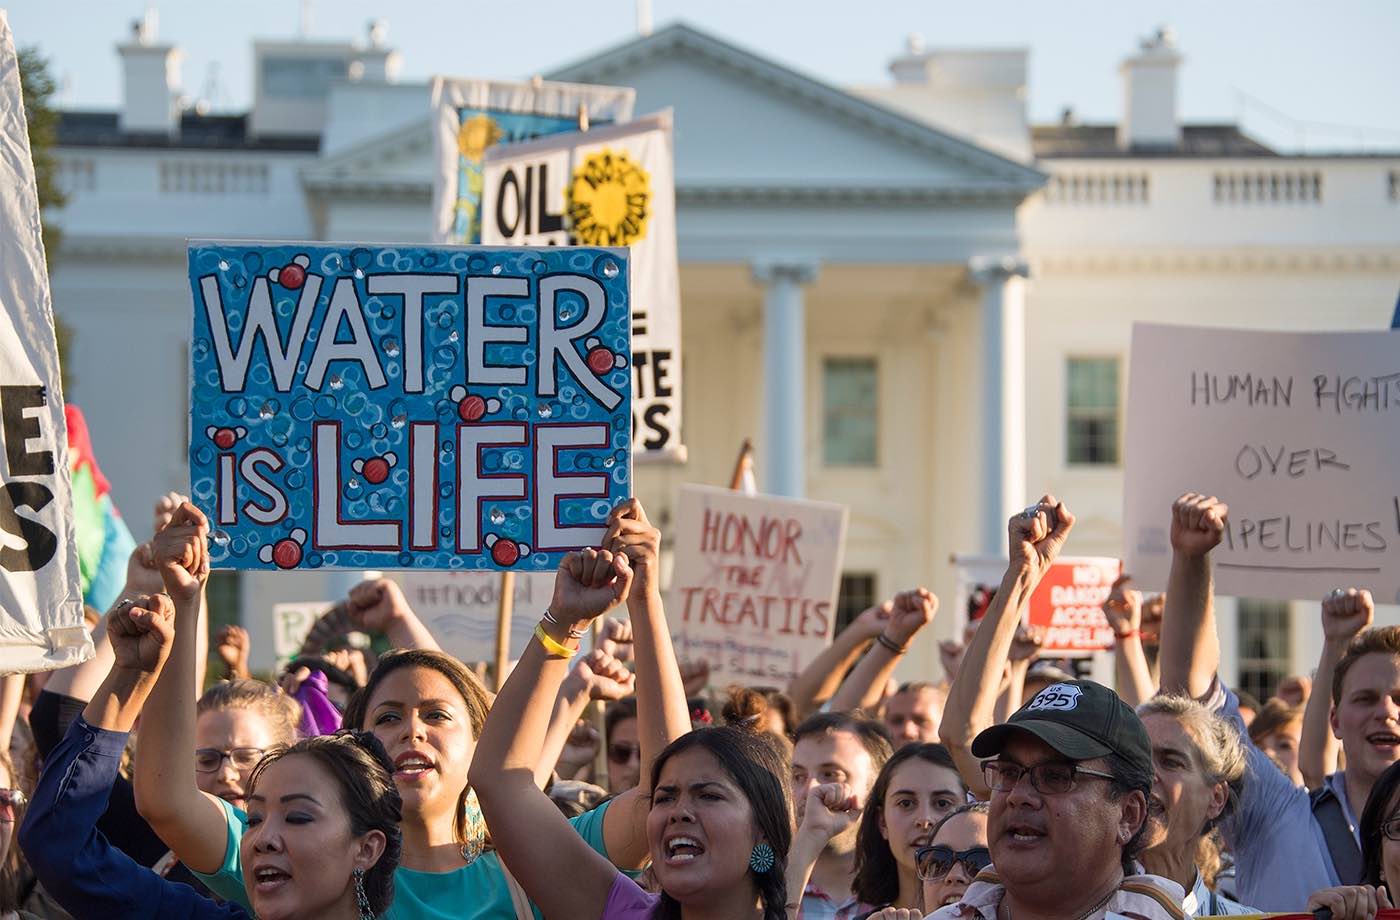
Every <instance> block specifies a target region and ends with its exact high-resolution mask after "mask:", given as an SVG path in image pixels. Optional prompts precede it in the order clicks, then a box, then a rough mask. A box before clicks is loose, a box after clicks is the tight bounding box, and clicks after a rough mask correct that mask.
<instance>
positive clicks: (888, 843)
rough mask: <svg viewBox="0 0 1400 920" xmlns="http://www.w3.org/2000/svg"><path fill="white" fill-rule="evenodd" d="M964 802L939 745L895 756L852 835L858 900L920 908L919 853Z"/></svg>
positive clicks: (951, 765)
mask: <svg viewBox="0 0 1400 920" xmlns="http://www.w3.org/2000/svg"><path fill="white" fill-rule="evenodd" d="M965 801H967V787H966V786H965V785H964V784H963V781H962V778H961V777H960V776H959V775H958V768H957V765H956V764H955V763H954V762H953V755H951V754H949V753H948V749H947V748H945V747H944V746H943V745H941V744H907V745H905V746H904V747H902V748H900V749H899V750H898V751H895V753H894V756H892V757H891V758H890V759H889V760H888V761H886V762H885V766H884V767H883V768H882V769H881V770H880V775H879V776H877V777H876V778H875V785H874V786H872V787H871V789H870V798H869V799H868V800H867V801H866V805H865V811H864V813H863V814H862V815H861V819H860V830H859V831H858V832H857V834H856V861H855V881H854V882H853V883H852V885H851V889H852V891H854V892H855V895H856V899H857V900H859V901H860V902H861V903H863V904H870V905H874V906H876V907H903V908H919V909H921V910H922V909H923V907H924V898H923V884H922V882H920V880H919V871H918V862H917V859H916V856H917V853H918V851H919V849H920V848H921V847H925V846H927V845H928V844H929V841H930V839H931V837H932V834H933V827H934V825H936V824H937V823H938V822H939V821H940V820H941V819H942V818H943V817H944V816H945V815H947V814H948V813H949V812H951V811H952V810H953V809H954V808H957V807H958V806H959V805H961V804H962V803H963V802H965Z"/></svg>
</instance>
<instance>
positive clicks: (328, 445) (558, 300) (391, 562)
mask: <svg viewBox="0 0 1400 920" xmlns="http://www.w3.org/2000/svg"><path fill="white" fill-rule="evenodd" d="M189 272H190V285H191V288H192V289H193V292H194V335H193V338H192V342H193V344H192V346H191V349H190V356H191V362H192V365H193V366H192V376H191V381H192V393H191V399H190V406H191V427H190V453H189V456H190V488H191V494H192V496H193V497H194V500H195V502H196V503H197V504H198V505H199V506H200V507H201V508H202V509H203V510H204V511H205V512H206V513H207V514H208V515H209V519H210V521H211V523H212V526H213V530H212V532H211V533H210V554H211V561H212V563H213V565H215V566H216V567H219V568H235V569H259V568H260V569H279V568H280V569H293V568H312V569H315V568H353V569H366V568H374V569H402V568H440V569H510V568H518V569H522V570H527V571H528V570H537V571H550V570H553V569H554V568H555V567H556V566H557V565H558V564H559V560H560V559H561V558H562V556H563V555H564V554H565V553H566V552H568V551H570V550H574V549H579V548H581V547H584V546H589V545H592V544H595V543H597V541H598V540H599V539H600V538H601V537H602V534H603V532H604V529H605V526H604V522H605V519H606V517H607V515H608V512H609V510H610V509H611V508H612V507H613V506H614V505H615V504H617V503H618V502H620V501H622V500H623V499H625V498H626V497H627V496H628V495H629V494H630V492H631V469H630V466H631V464H630V462H629V457H630V454H629V449H630V444H631V435H630V425H629V423H630V418H631V415H630V406H629V401H630V394H631V389H630V386H629V382H630V380H629V377H630V371H629V368H628V366H627V365H628V358H627V354H628V352H627V345H628V324H629V314H628V305H629V302H630V301H629V297H628V285H627V277H628V259H627V253H626V252H625V251H623V250H616V249H598V248H594V249H570V248H558V249H543V250H524V249H490V248H478V249H460V248H446V247H443V248H431V247H429V248H425V247H418V246H404V247H398V248H384V247H370V246H356V245H351V244H346V245H329V244H309V243H269V244H257V243H232V242H224V243H196V244H193V245H192V246H191V247H190V252H189Z"/></svg>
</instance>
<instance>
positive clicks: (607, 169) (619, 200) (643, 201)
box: [568, 148, 651, 246]
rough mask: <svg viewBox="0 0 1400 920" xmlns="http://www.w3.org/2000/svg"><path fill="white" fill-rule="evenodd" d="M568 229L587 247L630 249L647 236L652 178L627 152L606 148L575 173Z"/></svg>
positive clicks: (576, 240)
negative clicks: (626, 247)
mask: <svg viewBox="0 0 1400 920" xmlns="http://www.w3.org/2000/svg"><path fill="white" fill-rule="evenodd" d="M568 209H569V227H570V230H571V232H572V234H573V237H574V242H576V243H579V244H582V245H584V246H630V245H631V244H632V243H635V242H637V241H638V240H640V239H642V238H643V237H645V236H646V235H647V219H648V218H649V217H650V216H651V176H650V175H648V174H647V171H646V170H645V169H642V167H641V166H639V165H638V164H636V163H634V162H632V160H631V159H630V158H629V157H628V156H627V151H625V150H618V151H613V150H609V149H606V148H604V149H603V150H599V151H598V152H596V153H592V154H589V155H588V157H587V158H586V159H585V160H584V161H583V163H582V164H581V165H580V166H579V167H578V168H577V169H575V170H574V174H573V177H572V178H571V179H570V180H569V188H568Z"/></svg>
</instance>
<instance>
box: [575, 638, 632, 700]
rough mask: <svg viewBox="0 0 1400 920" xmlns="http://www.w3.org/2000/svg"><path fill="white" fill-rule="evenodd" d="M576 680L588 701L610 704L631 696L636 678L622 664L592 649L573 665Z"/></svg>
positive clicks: (600, 650) (606, 654) (599, 650)
mask: <svg viewBox="0 0 1400 920" xmlns="http://www.w3.org/2000/svg"><path fill="white" fill-rule="evenodd" d="M574 674H575V675H576V679H577V680H578V681H579V682H580V683H581V684H582V685H583V686H584V687H585V688H586V689H587V690H588V698H589V699H590V700H605V701H607V702H612V701H614V700H620V699H622V698H624V697H627V696H631V695H632V694H633V693H635V692H636V689H637V678H636V676H635V675H634V674H633V673H632V672H631V671H629V670H627V668H625V667H623V665H622V662H620V661H618V660H617V659H616V658H614V657H613V656H611V655H609V654H608V653H607V652H605V651H603V650H602V649H594V650H593V651H591V652H589V653H588V654H587V655H585V656H583V657H582V658H581V659H580V660H579V663H578V664H576V665H574Z"/></svg>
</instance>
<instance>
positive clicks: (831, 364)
mask: <svg viewBox="0 0 1400 920" xmlns="http://www.w3.org/2000/svg"><path fill="white" fill-rule="evenodd" d="M879 402H880V377H879V367H878V364H877V363H876V360H875V359H874V358H848V357H840V358H827V359H826V360H825V361H824V362H822V462H824V463H825V464H826V465H827V466H874V465H875V463H876V461H877V458H878V451H877V449H876V448H877V442H878V435H879V411H878V410H879Z"/></svg>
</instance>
